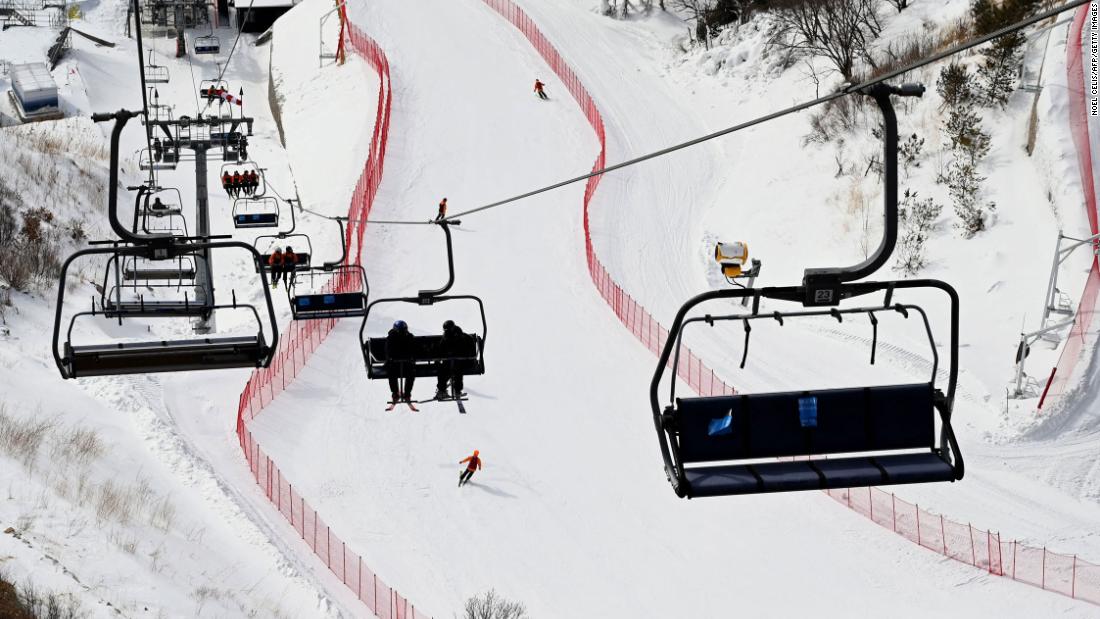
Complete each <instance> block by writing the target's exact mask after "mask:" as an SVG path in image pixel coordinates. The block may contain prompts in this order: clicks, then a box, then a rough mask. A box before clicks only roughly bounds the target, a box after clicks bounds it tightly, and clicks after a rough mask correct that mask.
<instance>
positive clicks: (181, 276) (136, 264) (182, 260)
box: [122, 256, 197, 288]
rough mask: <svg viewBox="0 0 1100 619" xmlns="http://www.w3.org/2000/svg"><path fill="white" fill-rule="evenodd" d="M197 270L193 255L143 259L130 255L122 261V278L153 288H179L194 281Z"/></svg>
mask: <svg viewBox="0 0 1100 619" xmlns="http://www.w3.org/2000/svg"><path fill="white" fill-rule="evenodd" d="M196 273H197V270H196V268H195V258H194V256H177V257H176V258H173V259H166V260H145V259H142V258H139V257H137V256H130V257H129V258H128V259H126V260H123V262H122V279H123V281H125V282H133V283H134V284H135V285H139V286H144V287H147V288H153V287H157V286H168V287H175V288H180V287H183V286H187V285H191V284H192V283H193V282H194V281H195V275H196Z"/></svg>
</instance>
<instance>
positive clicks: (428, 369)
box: [359, 221, 489, 379]
mask: <svg viewBox="0 0 1100 619" xmlns="http://www.w3.org/2000/svg"><path fill="white" fill-rule="evenodd" d="M460 224H461V222H460V221H449V222H448V221H439V222H436V225H438V226H439V227H440V228H441V229H442V230H443V234H444V237H445V238H446V240H447V282H446V283H445V284H443V286H442V287H440V288H438V289H435V290H420V291H418V292H417V294H416V296H415V297H393V298H386V299H378V300H376V301H372V302H371V303H370V304H369V305H367V312H366V315H365V316H363V324H362V326H360V327H359V344H360V347H361V348H362V350H363V362H364V363H365V364H366V366H367V378H369V379H382V378H388V377H389V376H388V375H387V373H386V369H385V365H386V362H385V360H384V359H382V360H377V359H379V357H385V355H384V354H379V351H374V352H373V353H372V346H375V345H377V343H374V344H372V340H381V342H378V343H382V344H384V342H385V337H381V338H370V337H368V336H367V335H366V329H367V322H368V321H369V320H370V313H371V310H372V309H374V306H376V305H378V304H380V303H411V304H414V305H435V304H436V303H440V302H446V301H457V300H467V301H473V302H475V303H477V306H478V311H479V312H480V314H481V334H480V335H476V334H470V335H473V337H474V342H475V347H476V352H475V354H476V357H475V358H474V359H467V358H462V359H451V358H444V357H439V356H438V355H436V354H434V352H432V351H427V350H424V351H421V352H422V353H424V354H417V356H415V357H414V358H413V359H410V360H407V361H410V362H412V363H413V364H414V367H413V375H414V376H417V377H425V376H437V375H438V374H439V367H438V366H439V364H441V363H443V362H447V361H455V362H457V363H456V365H455V370H457V373H460V374H462V375H463V376H476V375H481V374H484V373H485V340H486V338H487V337H488V333H489V326H488V323H487V322H486V320H485V304H484V303H482V301H481V299H480V298H479V297H477V296H474V295H469V294H462V295H448V294H447V292H448V291H449V290H450V289H451V286H453V285H454V281H455V265H454V248H453V247H452V244H451V230H450V226H457V225H460ZM438 337H440V336H423V335H421V336H416V339H417V340H422V341H424V342H434V341H436V340H437V338H438ZM402 361H406V360H402Z"/></svg>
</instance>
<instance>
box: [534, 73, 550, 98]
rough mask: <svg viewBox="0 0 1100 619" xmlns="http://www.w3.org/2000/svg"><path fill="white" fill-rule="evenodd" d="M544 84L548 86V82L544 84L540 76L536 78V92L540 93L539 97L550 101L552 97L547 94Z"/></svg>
mask: <svg viewBox="0 0 1100 619" xmlns="http://www.w3.org/2000/svg"><path fill="white" fill-rule="evenodd" d="M544 86H546V84H543V83H542V82H540V81H539V79H538V78H535V94H536V95H538V97H539V99H542V100H543V101H549V100H550V97H549V96H548V95H547V94H546V91H545V90H543V87H544Z"/></svg>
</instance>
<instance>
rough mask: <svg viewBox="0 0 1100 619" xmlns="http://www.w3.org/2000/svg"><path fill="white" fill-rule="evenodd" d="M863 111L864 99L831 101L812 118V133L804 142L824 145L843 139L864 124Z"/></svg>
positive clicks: (842, 98)
mask: <svg viewBox="0 0 1100 619" xmlns="http://www.w3.org/2000/svg"><path fill="white" fill-rule="evenodd" d="M863 109H864V103H863V99H862V97H840V98H838V99H833V100H832V101H829V102H828V103H826V104H825V105H823V106H822V109H821V111H820V112H817V113H815V114H813V115H811V116H810V133H809V135H807V136H806V137H805V138H804V139H803V141H804V142H806V143H814V144H824V143H826V142H832V141H834V140H837V139H843V137H844V136H845V135H848V134H849V133H851V132H852V131H854V130H855V128H856V127H859V126H862V125H863V124H864V122H863Z"/></svg>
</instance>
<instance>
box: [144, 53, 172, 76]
mask: <svg viewBox="0 0 1100 619" xmlns="http://www.w3.org/2000/svg"><path fill="white" fill-rule="evenodd" d="M153 57H154V56H153V50H149V64H147V65H145V81H146V82H148V83H150V84H167V83H168V77H169V76H168V67H166V66H164V65H158V64H156V63H155V62H153Z"/></svg>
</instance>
